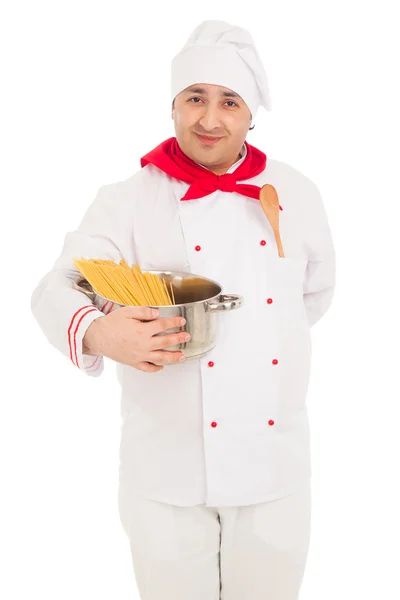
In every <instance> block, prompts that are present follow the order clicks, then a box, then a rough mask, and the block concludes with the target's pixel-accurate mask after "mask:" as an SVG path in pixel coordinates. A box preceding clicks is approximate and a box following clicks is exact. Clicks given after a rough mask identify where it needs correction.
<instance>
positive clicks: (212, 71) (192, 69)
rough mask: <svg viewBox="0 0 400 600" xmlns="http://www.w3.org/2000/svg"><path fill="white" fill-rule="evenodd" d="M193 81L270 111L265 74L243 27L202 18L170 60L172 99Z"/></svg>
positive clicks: (252, 112) (249, 105)
mask: <svg viewBox="0 0 400 600" xmlns="http://www.w3.org/2000/svg"><path fill="white" fill-rule="evenodd" d="M195 83H207V84H214V85H220V86H223V87H227V88H230V89H231V90H233V91H234V92H236V93H237V94H239V96H241V98H243V100H244V102H245V103H246V104H247V106H248V107H249V109H250V112H251V115H252V118H253V120H254V118H255V115H256V113H257V109H258V107H259V106H260V105H262V106H264V107H265V109H266V110H271V99H270V94H269V87H268V80H267V75H266V72H265V70H264V67H263V64H262V62H261V59H260V57H259V55H258V53H257V50H256V47H255V45H254V41H253V39H252V37H251V35H250V34H249V32H248V31H247V30H246V29H243V28H242V27H236V26H234V25H230V24H229V23H226V22H225V21H203V22H202V23H201V24H200V25H199V26H198V27H196V29H195V30H194V31H193V32H192V33H191V35H190V36H189V39H188V40H187V42H186V44H185V46H184V47H183V48H182V50H181V51H180V52H179V53H178V54H177V55H176V56H175V58H174V59H173V60H172V65H171V94H172V100H174V98H175V97H176V96H177V94H179V93H180V92H181V91H182V90H184V89H186V88H187V87H189V86H190V85H193V84H195Z"/></svg>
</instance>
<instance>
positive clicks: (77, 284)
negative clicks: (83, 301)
mask: <svg viewBox="0 0 400 600" xmlns="http://www.w3.org/2000/svg"><path fill="white" fill-rule="evenodd" d="M72 287H73V289H74V290H77V291H78V292H83V293H84V294H85V295H86V296H87V297H88V298H89V299H90V300H92V302H93V301H94V297H95V295H96V294H95V292H94V291H93V288H92V286H91V285H90V283H89V282H88V281H87V280H86V279H77V280H76V281H74V282H73V283H72Z"/></svg>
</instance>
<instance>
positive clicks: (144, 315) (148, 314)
mask: <svg viewBox="0 0 400 600" xmlns="http://www.w3.org/2000/svg"><path fill="white" fill-rule="evenodd" d="M118 310H121V311H123V312H124V313H125V316H126V317H131V318H132V319H137V320H138V321H153V320H154V319H157V317H158V316H159V314H160V311H159V310H158V309H154V308H149V307H148V306H124V307H122V308H119V309H118Z"/></svg>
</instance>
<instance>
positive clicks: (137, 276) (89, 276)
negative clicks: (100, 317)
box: [73, 258, 175, 306]
mask: <svg viewBox="0 0 400 600" xmlns="http://www.w3.org/2000/svg"><path fill="white" fill-rule="evenodd" d="M73 262H74V265H75V266H76V268H77V269H78V271H80V273H82V275H83V276H84V277H85V279H86V280H87V281H88V282H89V283H90V285H91V286H92V288H93V290H94V291H95V292H96V294H99V295H100V296H103V297H104V298H108V299H109V300H112V301H113V302H118V303H119V304H126V305H128V306H171V305H173V304H175V297H174V290H173V287H172V283H171V284H170V290H169V289H168V287H167V284H166V283H165V279H161V278H160V277H158V275H155V274H153V273H143V272H142V270H141V268H140V267H139V265H132V267H129V265H128V264H127V263H126V262H125V261H124V260H121V261H120V263H119V264H117V263H115V262H114V261H112V260H97V259H93V258H91V259H89V260H86V259H84V258H81V259H77V258H74V259H73Z"/></svg>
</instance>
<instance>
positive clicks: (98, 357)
mask: <svg viewBox="0 0 400 600" xmlns="http://www.w3.org/2000/svg"><path fill="white" fill-rule="evenodd" d="M100 358H101V356H96V358H95V359H94V361H93V362H92V364H91V365H90V366H89V367H87V369H86V370H87V371H88V370H90V369H92V368H93V367H94V366H95V364H96V363H97V362H98V361H99V360H100Z"/></svg>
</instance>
